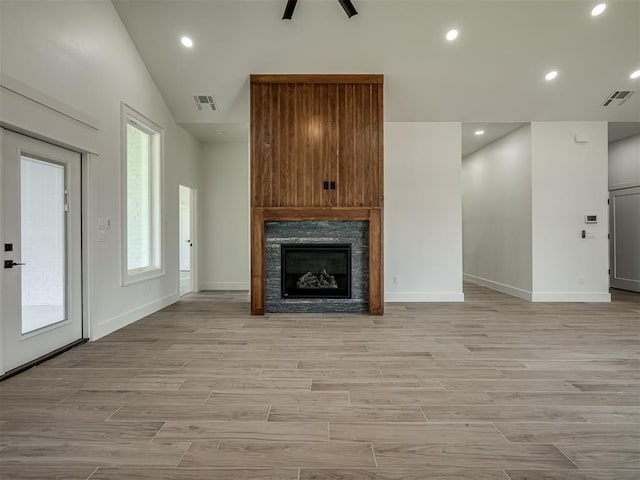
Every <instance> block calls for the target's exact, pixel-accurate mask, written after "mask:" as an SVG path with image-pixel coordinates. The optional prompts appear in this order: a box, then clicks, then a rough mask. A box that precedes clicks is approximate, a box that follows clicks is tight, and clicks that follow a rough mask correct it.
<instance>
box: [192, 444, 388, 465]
mask: <svg viewBox="0 0 640 480" xmlns="http://www.w3.org/2000/svg"><path fill="white" fill-rule="evenodd" d="M240 464H242V465H244V466H247V467H286V466H290V465H298V466H300V467H364V468H367V467H368V468H373V467H375V466H376V465H375V460H374V458H373V452H372V450H371V445H369V444H361V443H331V444H330V443H300V442H193V444H192V445H191V447H190V448H189V450H188V451H187V453H186V454H185V455H184V458H183V459H182V461H181V462H180V466H181V467H202V466H216V467H230V466H234V465H240Z"/></svg>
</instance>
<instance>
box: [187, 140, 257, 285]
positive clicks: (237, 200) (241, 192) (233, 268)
mask: <svg viewBox="0 0 640 480" xmlns="http://www.w3.org/2000/svg"><path fill="white" fill-rule="evenodd" d="M200 178H201V186H202V188H201V189H200V203H199V205H200V220H199V224H200V239H201V240H200V241H201V245H200V249H199V252H200V289H201V290H249V283H250V282H249V280H250V264H249V258H250V256H249V255H250V254H249V146H248V144H247V143H244V142H242V143H208V144H204V145H202V147H201V151H200Z"/></svg>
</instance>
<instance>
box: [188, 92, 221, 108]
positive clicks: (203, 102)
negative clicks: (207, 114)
mask: <svg viewBox="0 0 640 480" xmlns="http://www.w3.org/2000/svg"><path fill="white" fill-rule="evenodd" d="M193 100H194V101H195V102H196V107H197V108H198V110H200V111H202V110H213V111H214V112H215V111H216V110H218V106H217V105H216V101H215V100H214V99H213V96H212V95H194V96H193Z"/></svg>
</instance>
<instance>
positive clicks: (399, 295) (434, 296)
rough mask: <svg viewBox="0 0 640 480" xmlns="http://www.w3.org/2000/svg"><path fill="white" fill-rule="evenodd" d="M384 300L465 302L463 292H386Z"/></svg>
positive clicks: (392, 301) (393, 301)
mask: <svg viewBox="0 0 640 480" xmlns="http://www.w3.org/2000/svg"><path fill="white" fill-rule="evenodd" d="M384 301H385V302H389V303H398V302H411V303H415V302H464V293H462V292H384Z"/></svg>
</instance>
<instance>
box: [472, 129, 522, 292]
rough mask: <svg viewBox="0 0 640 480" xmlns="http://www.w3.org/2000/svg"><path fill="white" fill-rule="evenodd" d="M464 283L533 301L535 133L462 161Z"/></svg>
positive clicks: (501, 142) (507, 139) (492, 145)
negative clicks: (533, 168) (533, 157)
mask: <svg viewBox="0 0 640 480" xmlns="http://www.w3.org/2000/svg"><path fill="white" fill-rule="evenodd" d="M462 172H463V175H462V178H463V199H462V205H463V208H462V212H463V213H462V225H463V227H462V230H463V251H464V257H463V258H464V263H463V264H464V274H465V279H467V280H469V281H472V282H474V283H478V284H480V285H484V286H488V287H490V288H493V289H495V290H498V291H502V292H504V293H508V294H510V295H515V296H517V297H520V298H524V299H526V300H531V127H530V125H525V126H524V127H522V128H519V129H518V130H516V131H515V132H512V133H510V134H508V135H506V136H505V137H502V138H501V139H499V140H497V141H495V142H493V143H490V144H489V145H487V146H486V147H484V148H482V149H480V150H478V151H476V152H475V153H472V154H471V155H469V156H467V157H465V158H464V159H463V160H462Z"/></svg>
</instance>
